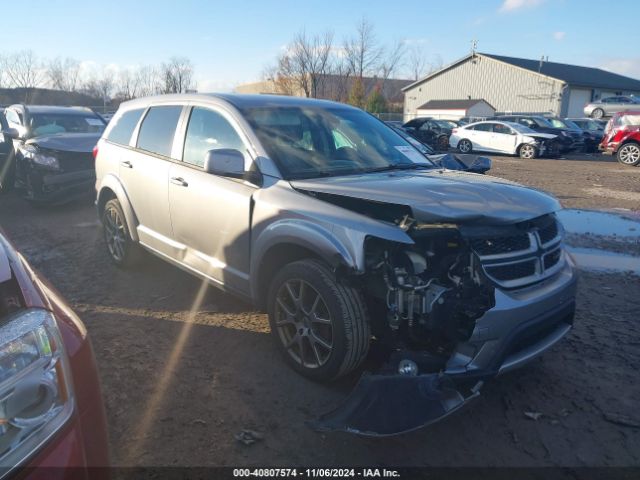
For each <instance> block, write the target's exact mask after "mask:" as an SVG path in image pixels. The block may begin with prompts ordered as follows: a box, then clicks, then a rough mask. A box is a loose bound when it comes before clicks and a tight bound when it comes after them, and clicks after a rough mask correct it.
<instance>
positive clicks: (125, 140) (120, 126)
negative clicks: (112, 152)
mask: <svg viewBox="0 0 640 480" xmlns="http://www.w3.org/2000/svg"><path fill="white" fill-rule="evenodd" d="M142 112H144V109H139V110H129V111H128V112H124V113H123V114H122V115H121V116H120V117H118V118H116V119H114V120H113V121H115V125H114V126H113V127H112V128H111V130H110V131H109V134H108V135H107V137H106V139H107V140H109V141H110V142H113V143H117V144H120V145H129V141H130V140H131V134H132V133H133V130H134V129H135V128H136V125H137V124H138V120H140V117H141V116H142Z"/></svg>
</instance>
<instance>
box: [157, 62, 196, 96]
mask: <svg viewBox="0 0 640 480" xmlns="http://www.w3.org/2000/svg"><path fill="white" fill-rule="evenodd" d="M161 72H162V79H163V83H164V87H163V91H164V93H184V92H185V91H186V90H188V89H189V88H191V86H192V83H193V65H192V64H191V60H189V59H188V58H186V57H172V58H171V59H170V60H169V61H168V62H167V63H163V64H162V67H161Z"/></svg>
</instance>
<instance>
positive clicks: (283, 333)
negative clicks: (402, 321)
mask: <svg viewBox="0 0 640 480" xmlns="http://www.w3.org/2000/svg"><path fill="white" fill-rule="evenodd" d="M267 309H268V312H269V324H270V326H271V335H272V337H273V339H274V341H275V342H276V345H277V346H278V349H279V350H280V351H281V352H282V354H283V355H284V357H285V359H286V360H287V362H288V363H289V364H290V365H291V366H292V367H293V368H294V369H295V370H296V371H297V372H298V373H301V374H302V375H304V376H306V377H308V378H311V379H313V380H319V381H327V380H332V379H335V378H338V377H340V376H343V375H346V374H347V373H349V372H351V371H353V370H354V369H356V368H357V367H358V366H359V365H360V364H361V363H362V361H363V360H364V358H365V357H366V355H367V352H368V350H369V341H370V337H371V334H370V329H369V323H368V320H367V315H366V309H365V305H364V301H363V299H362V296H361V294H360V292H358V291H357V290H356V289H354V288H353V287H351V286H349V285H347V284H346V283H344V282H342V281H340V280H338V279H336V278H335V275H334V274H333V273H332V272H331V270H329V268H328V267H327V266H326V265H325V264H323V263H321V262H319V261H317V260H311V259H307V260H300V261H297V262H293V263H290V264H288V265H286V266H285V267H283V268H282V270H280V271H279V272H278V273H277V275H276V276H275V278H274V279H273V283H272V285H271V288H270V290H269V294H268V298H267Z"/></svg>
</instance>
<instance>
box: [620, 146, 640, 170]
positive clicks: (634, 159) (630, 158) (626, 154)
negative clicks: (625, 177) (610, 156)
mask: <svg viewBox="0 0 640 480" xmlns="http://www.w3.org/2000/svg"><path fill="white" fill-rule="evenodd" d="M616 156H617V157H618V161H619V162H620V163H623V164H624V165H630V166H635V165H638V164H639V163H640V145H639V144H637V143H626V144H624V145H622V146H621V147H620V148H619V149H618V153H617V154H616Z"/></svg>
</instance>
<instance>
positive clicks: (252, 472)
mask: <svg viewBox="0 0 640 480" xmlns="http://www.w3.org/2000/svg"><path fill="white" fill-rule="evenodd" d="M233 476H234V477H236V478H241V477H258V478H260V477H262V478H277V477H283V478H286V477H298V476H300V477H310V478H357V477H362V478H399V477H400V473H399V472H398V471H397V470H389V469H386V468H360V469H354V468H304V469H301V468H254V469H250V468H236V469H234V470H233Z"/></svg>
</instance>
